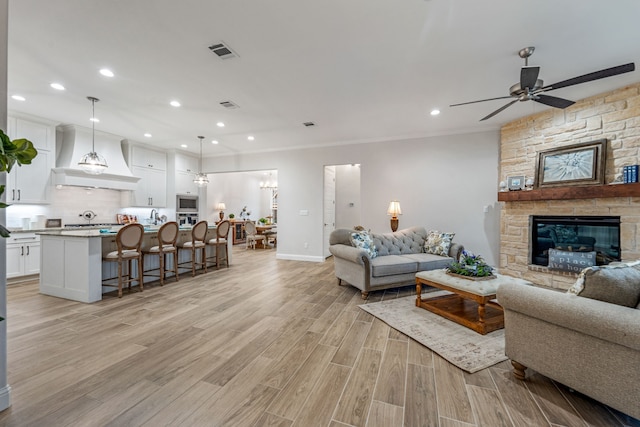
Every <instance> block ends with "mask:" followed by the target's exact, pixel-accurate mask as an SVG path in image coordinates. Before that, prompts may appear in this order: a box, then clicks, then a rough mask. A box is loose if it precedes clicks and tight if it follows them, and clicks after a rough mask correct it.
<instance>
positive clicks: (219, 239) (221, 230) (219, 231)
mask: <svg viewBox="0 0 640 427" xmlns="http://www.w3.org/2000/svg"><path fill="white" fill-rule="evenodd" d="M230 229H231V223H230V222H229V221H227V220H224V221H221V222H219V223H218V226H217V227H216V237H215V239H211V240H209V241H208V242H207V244H208V245H210V246H213V253H214V254H215V256H212V257H210V258H209V259H213V258H215V260H216V269H219V268H220V264H221V262H220V261H222V260H224V262H225V264H226V265H227V268H229V253H228V246H227V242H228V238H229V230H230ZM222 252H224V258H222V257H221V253H222Z"/></svg>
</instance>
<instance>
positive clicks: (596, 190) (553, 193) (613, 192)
mask: <svg viewBox="0 0 640 427" xmlns="http://www.w3.org/2000/svg"><path fill="white" fill-rule="evenodd" d="M606 197H640V183H633V184H609V185H584V186H579V187H578V186H576V187H571V186H568V187H553V188H542V189H537V190H529V191H527V190H520V191H502V192H499V193H498V201H499V202H529V201H535V200H571V199H602V198H606Z"/></svg>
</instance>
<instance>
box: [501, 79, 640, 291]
mask: <svg viewBox="0 0 640 427" xmlns="http://www.w3.org/2000/svg"><path fill="white" fill-rule="evenodd" d="M602 138H605V139H607V140H608V142H607V152H606V164H605V166H606V167H605V185H592V186H587V187H575V188H574V189H571V188H568V187H560V188H554V189H534V190H532V191H526V190H521V191H518V192H506V193H498V200H499V201H501V213H500V265H499V270H500V272H501V273H504V274H508V275H511V276H515V277H521V278H524V279H527V280H530V281H532V282H534V283H537V284H540V285H543V286H548V287H553V288H559V289H567V288H568V287H569V286H571V285H572V284H573V283H574V282H575V280H576V277H577V275H576V274H575V273H570V272H559V271H553V270H549V269H548V268H547V267H544V266H541V265H536V264H534V263H532V261H531V247H532V243H531V234H530V230H529V225H530V221H531V216H574V217H579V216H601V217H608V216H614V217H619V218H620V238H619V248H620V257H621V259H622V260H633V259H640V184H611V183H613V182H614V180H615V179H616V177H618V175H620V174H621V173H622V168H623V166H626V165H633V164H639V163H640V157H639V154H640V152H639V148H640V83H639V84H636V85H633V86H628V87H625V88H622V89H619V90H616V91H613V92H610V93H606V94H603V95H598V96H595V97H592V98H588V99H585V100H582V101H579V102H577V103H576V104H575V105H573V106H572V107H570V108H567V109H565V110H559V109H549V110H546V111H544V112H542V113H539V114H536V115H532V116H528V117H525V118H523V119H520V120H517V121H515V122H511V123H509V124H507V125H505V126H504V127H503V128H502V130H501V142H500V156H501V157H500V180H506V179H507V177H509V176H519V175H524V176H527V177H534V176H535V172H536V162H537V153H538V152H540V151H543V150H548V149H550V148H557V147H562V146H567V145H572V144H577V143H581V142H590V141H595V140H598V139H602ZM497 189H498V185H497V184H496V191H497ZM510 193H511V194H510ZM516 193H518V194H516Z"/></svg>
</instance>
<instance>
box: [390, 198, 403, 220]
mask: <svg viewBox="0 0 640 427" xmlns="http://www.w3.org/2000/svg"><path fill="white" fill-rule="evenodd" d="M387 215H391V216H392V217H396V216H398V215H402V209H400V202H399V201H397V200H394V201H392V202H391V203H389V209H387Z"/></svg>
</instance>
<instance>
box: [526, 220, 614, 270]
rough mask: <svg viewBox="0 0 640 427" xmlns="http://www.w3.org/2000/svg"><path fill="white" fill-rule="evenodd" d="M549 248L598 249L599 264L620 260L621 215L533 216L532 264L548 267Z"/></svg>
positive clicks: (596, 250)
mask: <svg viewBox="0 0 640 427" xmlns="http://www.w3.org/2000/svg"><path fill="white" fill-rule="evenodd" d="M549 249H558V250H561V251H568V252H596V265H604V264H609V263H610V262H613V261H620V259H621V254H620V217H619V216H617V217H616V216H532V217H531V263H532V264H534V265H542V266H547V265H548V263H549Z"/></svg>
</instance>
